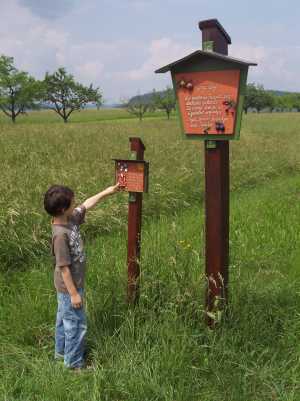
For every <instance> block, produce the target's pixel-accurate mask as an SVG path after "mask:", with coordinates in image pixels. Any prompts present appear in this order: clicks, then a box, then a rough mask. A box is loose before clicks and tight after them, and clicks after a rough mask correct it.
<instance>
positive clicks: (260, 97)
mask: <svg viewBox="0 0 300 401" xmlns="http://www.w3.org/2000/svg"><path fill="white" fill-rule="evenodd" d="M274 107H275V98H274V95H272V94H271V93H270V92H268V91H266V90H265V89H264V87H263V86H262V85H255V84H248V85H247V91H246V96H245V100H244V111H245V112H246V113H247V111H248V109H249V108H251V109H255V110H256V111H257V112H258V113H259V112H260V111H261V110H262V109H265V108H268V109H270V110H271V111H272V110H273V108H274Z"/></svg>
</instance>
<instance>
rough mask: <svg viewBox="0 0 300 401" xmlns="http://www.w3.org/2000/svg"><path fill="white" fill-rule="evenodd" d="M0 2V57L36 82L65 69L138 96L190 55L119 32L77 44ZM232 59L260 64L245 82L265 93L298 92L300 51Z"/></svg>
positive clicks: (64, 30)
mask: <svg viewBox="0 0 300 401" xmlns="http://www.w3.org/2000/svg"><path fill="white" fill-rule="evenodd" d="M24 1H25V0H24ZM24 1H23V4H25V3H24ZM28 1H29V0H28ZM0 2H1V20H0V54H1V53H3V54H5V55H8V56H13V57H14V58H15V63H16V66H17V67H18V68H20V69H24V70H26V71H28V72H29V73H30V74H32V75H34V76H36V77H37V78H42V77H43V76H44V74H45V72H46V71H49V72H52V71H54V70H56V69H57V68H58V67H61V66H63V67H66V69H67V71H68V72H70V73H72V74H74V76H75V79H76V80H78V81H80V82H83V83H85V84H89V83H93V84H94V85H95V86H99V87H100V88H101V89H102V90H103V93H104V97H105V98H111V99H114V100H118V99H119V98H120V97H130V96H132V95H135V94H136V93H137V92H138V91H140V92H141V93H143V92H147V91H150V90H152V89H153V88H156V89H161V88H163V87H165V86H166V85H170V84H171V80H170V75H169V74H155V73H154V71H155V70H156V69H158V68H160V67H162V66H163V65H166V64H168V63H170V62H172V61H174V60H177V59H179V58H182V57H183V56H185V55H186V54H188V53H190V52H192V51H193V50H194V49H192V48H191V46H190V45H189V43H188V42H185V41H184V40H183V39H181V40H180V39H178V38H177V40H176V41H175V39H174V38H171V37H161V38H157V39H151V37H148V39H147V40H146V39H144V37H142V36H135V38H134V39H130V40H129V39H126V37H124V36H123V34H122V33H123V32H120V37H121V38H122V39H111V40H92V39H89V37H88V39H87V40H83V39H82V38H81V37H80V35H77V36H76V38H77V39H76V38H75V37H74V35H72V30H71V28H70V27H69V26H68V25H63V24H62V23H61V24H59V23H54V22H53V21H51V20H49V19H44V18H41V17H39V16H37V15H36V14H34V13H33V12H32V11H30V8H29V7H28V6H27V7H25V6H24V5H23V6H22V5H20V3H19V1H18V0H10V1H9V2H6V1H5V2H4V1H1V0H0ZM135 3H141V5H142V4H143V6H145V5H147V4H148V3H149V2H148V1H147V0H144V1H142V0H141V1H139V0H134V1H133V2H132V5H133V6H134V4H135ZM32 4H33V3H32ZM88 4H89V5H91V2H89V3H88ZM27 5H28V2H27ZM135 5H136V4H135ZM139 6H140V5H139ZM139 6H138V7H139ZM73 28H74V27H73ZM80 29H84V27H80V26H79V27H78V32H80ZM111 29H113V28H111ZM97 37H101V35H97ZM114 37H116V35H115V36H114ZM230 54H231V55H233V56H236V57H241V58H245V59H246V60H247V59H249V60H254V61H257V62H258V67H253V68H250V74H249V82H259V83H262V84H264V86H265V87H266V88H274V89H285V90H295V91H296V90H298V91H300V80H299V78H298V65H299V63H300V52H299V48H292V47H286V48H284V47H282V48H279V47H278V48H271V47H266V46H252V45H250V44H245V43H236V44H234V45H232V46H231V47H230Z"/></svg>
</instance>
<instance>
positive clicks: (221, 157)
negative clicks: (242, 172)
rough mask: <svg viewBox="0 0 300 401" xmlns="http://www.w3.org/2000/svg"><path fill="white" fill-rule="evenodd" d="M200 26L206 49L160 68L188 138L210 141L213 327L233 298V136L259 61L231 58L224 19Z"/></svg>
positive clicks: (208, 220)
mask: <svg viewBox="0 0 300 401" xmlns="http://www.w3.org/2000/svg"><path fill="white" fill-rule="evenodd" d="M199 28H200V29H201V31H202V50H198V51H195V52H194V53H191V54H189V55H187V56H185V57H183V58H182V59H180V60H177V61H175V62H173V63H171V64H168V65H166V66H164V67H162V68H160V69H159V70H157V71H156V72H157V73H164V72H167V71H170V72H171V75H172V80H173V87H174V91H175V93H176V97H177V108H178V112H179V115H180V122H181V127H182V132H183V134H184V137H185V138H186V139H201V140H204V152H205V208H206V223H205V227H206V235H205V237H206V252H205V254H206V278H207V293H206V310H207V312H208V313H207V316H206V318H207V323H208V324H209V325H213V324H214V322H215V319H214V318H213V316H214V315H213V312H214V311H215V310H216V309H219V308H220V304H222V303H224V302H226V301H227V298H228V263H229V140H230V139H238V138H239V133H240V127H241V118H242V111H243V101H244V96H245V91H246V83H247V73H248V68H249V66H254V65H256V64H255V63H251V62H247V61H245V60H240V59H236V58H232V57H229V56H227V54H228V45H229V44H231V39H230V36H229V35H228V34H227V32H226V31H225V29H224V28H223V27H222V25H221V24H220V23H219V21H218V20H216V19H212V20H206V21H201V22H200V23H199Z"/></svg>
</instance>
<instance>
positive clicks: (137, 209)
mask: <svg viewBox="0 0 300 401" xmlns="http://www.w3.org/2000/svg"><path fill="white" fill-rule="evenodd" d="M129 140H130V150H131V158H132V159H136V160H144V151H145V146H144V144H143V142H142V141H141V139H140V138H130V139H129ZM142 203H143V194H142V193H137V192H131V193H129V206H128V254H127V267H128V286H127V300H128V303H129V304H132V305H134V304H136V303H137V302H138V299H139V276H140V266H139V259H140V240H141V227H142Z"/></svg>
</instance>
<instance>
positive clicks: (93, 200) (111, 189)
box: [83, 184, 120, 210]
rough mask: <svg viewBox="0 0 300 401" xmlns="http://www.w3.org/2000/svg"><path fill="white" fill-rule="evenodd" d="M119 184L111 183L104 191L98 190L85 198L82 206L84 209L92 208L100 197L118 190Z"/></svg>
mask: <svg viewBox="0 0 300 401" xmlns="http://www.w3.org/2000/svg"><path fill="white" fill-rule="evenodd" d="M119 188H120V185H119V184H116V185H112V186H111V187H108V188H106V189H105V190H104V191H102V192H99V193H98V194H96V195H94V196H91V197H90V198H88V199H87V200H85V201H84V202H83V206H84V207H85V208H86V210H89V209H92V208H93V207H94V206H96V205H97V203H99V202H100V201H101V200H102V199H104V198H106V197H107V196H109V195H112V194H114V193H116V192H118V191H119Z"/></svg>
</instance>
